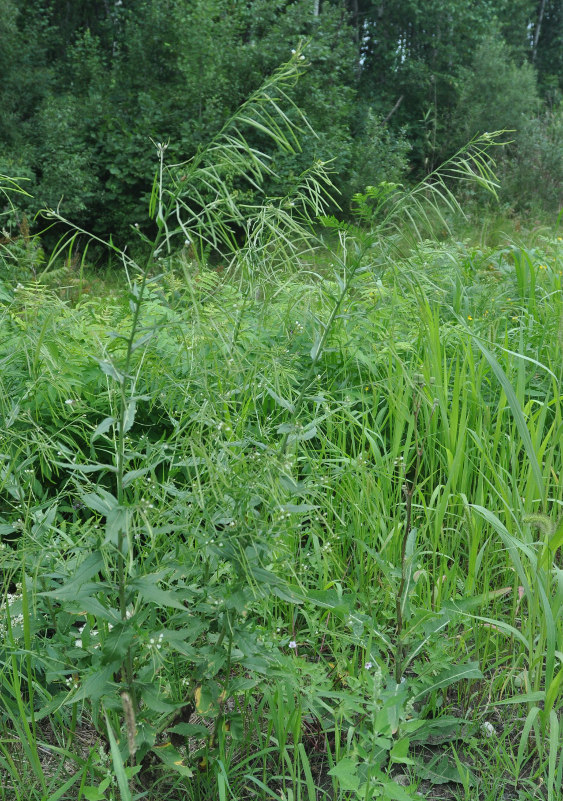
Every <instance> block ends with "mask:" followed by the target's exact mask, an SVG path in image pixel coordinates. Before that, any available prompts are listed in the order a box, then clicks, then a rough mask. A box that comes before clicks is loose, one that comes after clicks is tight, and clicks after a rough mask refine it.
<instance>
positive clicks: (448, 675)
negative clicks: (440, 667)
mask: <svg viewBox="0 0 563 801" xmlns="http://www.w3.org/2000/svg"><path fill="white" fill-rule="evenodd" d="M482 678H483V674H482V672H481V670H480V668H479V663H478V662H467V663H466V664H464V665H454V666H453V667H450V668H448V669H447V670H444V671H442V673H439V674H438V676H436V679H435V681H434V683H433V684H431V685H430V687H426V688H425V689H424V690H421V691H420V692H419V693H417V694H416V695H415V696H414V698H413V699H412V700H413V701H416V700H417V699H419V698H423V697H424V696H425V695H429V694H430V693H432V692H435V691H436V690H442V689H444V687H449V686H450V685H451V684H456V683H457V682H458V681H465V680H467V679H482Z"/></svg>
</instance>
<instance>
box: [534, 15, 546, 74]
mask: <svg viewBox="0 0 563 801" xmlns="http://www.w3.org/2000/svg"><path fill="white" fill-rule="evenodd" d="M544 11H545V0H541V3H540V9H539V11H538V21H537V22H536V29H535V31H534V43H533V45H532V64H535V61H536V54H537V52H538V41H539V38H540V33H541V25H542V22H543V15H544Z"/></svg>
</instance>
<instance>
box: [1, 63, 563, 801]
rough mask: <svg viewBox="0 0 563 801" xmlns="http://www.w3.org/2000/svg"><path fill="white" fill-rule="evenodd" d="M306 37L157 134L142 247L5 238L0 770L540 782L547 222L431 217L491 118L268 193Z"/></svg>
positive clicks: (191, 787)
mask: <svg viewBox="0 0 563 801" xmlns="http://www.w3.org/2000/svg"><path fill="white" fill-rule="evenodd" d="M303 61H304V59H303V57H302V54H301V52H300V51H299V50H298V51H297V52H295V53H294V54H293V55H292V58H291V60H290V61H289V62H288V63H287V64H285V65H282V67H280V69H279V70H278V71H276V73H274V74H273V75H272V76H271V77H270V78H268V79H266V81H265V83H264V85H263V86H262V87H261V88H260V89H259V90H257V91H256V92H255V93H254V94H253V95H252V96H251V97H250V98H249V99H248V100H247V101H246V102H245V104H244V105H243V106H242V107H241V109H240V110H239V111H238V112H237V113H236V114H235V115H234V116H233V117H232V118H231V119H230V120H228V121H227V122H226V123H225V125H224V127H223V129H222V130H221V131H220V132H219V133H218V134H217V135H216V136H215V138H214V139H213V140H212V141H211V142H210V143H209V144H208V145H206V146H205V147H202V148H201V149H200V150H199V151H198V153H197V154H196V155H195V156H194V157H193V159H191V160H190V161H188V162H186V163H185V164H181V165H177V164H168V163H167V161H166V151H167V145H165V144H162V143H159V144H157V164H156V167H155V178H154V183H153V187H152V191H151V195H150V203H149V210H148V212H149V220H150V225H149V226H148V228H150V229H151V230H153V232H154V238H153V239H152V240H151V239H150V238H149V237H148V235H146V234H145V233H143V232H142V231H141V230H136V232H135V231H134V233H135V235H136V236H138V237H139V239H140V243H141V244H142V247H141V248H140V253H141V255H142V258H139V259H138V260H135V259H134V258H133V257H132V256H131V255H130V254H129V252H128V251H127V250H125V249H120V248H119V247H118V246H117V245H116V244H115V243H114V242H112V241H110V242H107V243H103V242H101V241H100V240H96V239H95V237H92V238H91V239H90V240H86V238H87V237H88V235H87V233H86V232H84V231H82V230H80V229H77V228H76V227H72V226H70V224H69V223H68V222H67V221H65V220H64V219H63V218H62V217H61V216H60V215H59V214H58V212H54V211H50V212H47V219H48V220H49V222H50V223H52V224H53V225H58V226H61V227H65V230H68V231H69V234H68V235H67V236H65V237H64V238H63V240H62V241H61V242H60V243H59V245H58V246H57V248H56V249H55V252H54V253H53V254H52V255H51V256H50V257H49V258H48V259H43V257H42V256H41V254H40V252H39V250H38V249H37V248H36V241H35V240H33V239H31V238H29V239H28V237H27V232H25V231H22V232H21V233H22V236H21V240H22V241H20V238H18V240H17V242H15V243H13V242H11V243H10V242H8V243H7V244H6V247H5V248H4V250H3V251H2V253H3V254H4V255H3V256H2V258H3V259H4V261H5V255H6V252H7V253H8V257H10V256H11V255H13V253H14V248H16V249H17V248H18V247H20V248H21V249H22V261H21V272H20V271H19V264H20V262H19V261H18V259H17V258H16V259H15V260H14V259H13V258H12V259H11V260H10V261H9V265H8V267H7V272H6V275H5V276H4V283H2V285H1V286H0V316H1V325H0V359H1V361H2V368H3V369H2V372H1V373H0V382H1V391H0V406H1V418H2V425H1V428H0V453H1V454H2V461H1V462H0V536H1V546H2V547H1V550H0V571H1V588H2V614H1V617H0V625H1V627H2V638H1V640H0V777H1V782H0V801H13V800H16V801H20V799H23V798H25V799H27V800H28V801H39V800H41V801H71V799H78V801H81V799H85V801H104V800H105V801H110V800H111V801H113V800H114V799H115V800H116V801H117V799H121V801H132V799H141V798H146V799H150V800H151V801H157V799H158V801H161V800H162V799H170V801H179V799H189V800H191V801H208V800H209V799H219V801H226V799H237V801H238V800H239V799H240V800H241V801H242V799H249V800H250V799H260V801H266V799H276V800H277V801H313V799H315V800H317V799H318V800H319V801H371V800H372V799H396V801H409V800H410V801H412V800H413V799H416V798H418V797H420V796H421V795H422V796H423V797H427V798H430V799H433V798H434V799H448V798H450V799H452V798H453V799H475V798H482V799H492V798H495V799H498V798H503V799H506V800H507V801H508V799H532V798H542V799H546V801H556V799H557V797H558V793H559V788H560V787H561V784H562V778H563V777H562V772H563V758H562V745H563V737H562V734H561V729H560V714H561V708H562V692H561V688H562V683H563V653H562V650H561V643H562V641H563V632H562V620H563V617H562V608H563V565H562V564H561V545H562V544H563V522H562V520H563V518H562V515H561V505H562V503H563V495H562V485H561V463H562V460H561V443H562V441H563V421H562V407H561V378H562V364H563V361H562V348H563V316H562V308H563V306H562V303H561V291H562V271H563V242H562V240H561V237H560V236H559V235H558V231H557V230H550V229H547V228H544V229H537V230H536V231H535V232H534V233H533V236H529V237H526V236H521V237H517V236H515V235H511V236H503V237H502V238H501V239H499V241H498V242H495V243H494V244H487V237H486V236H485V235H484V233H483V229H482V230H481V232H480V233H479V235H478V236H474V237H471V238H463V237H460V239H459V241H456V240H455V239H452V238H450V239H445V238H444V236H443V232H444V230H445V231H447V230H448V220H449V218H450V217H451V218H455V217H456V216H458V215H459V214H461V208H460V206H459V202H458V200H457V199H456V195H455V193H454V191H453V189H452V187H453V186H455V184H454V183H452V182H453V181H456V182H457V183H458V184H459V182H466V183H469V184H470V185H474V184H478V185H479V187H480V189H485V190H487V191H488V192H489V193H492V194H493V195H494V192H495V188H496V183H495V179H494V173H493V164H492V161H491V151H492V149H494V148H495V147H497V146H498V145H499V135H497V134H485V135H483V136H482V137H478V138H476V139H474V140H472V141H471V142H470V143H469V145H468V146H467V147H465V148H462V149H461V150H460V151H459V153H457V154H456V155H455V156H454V157H452V159H450V160H449V161H448V162H446V164H444V165H442V167H440V168H439V170H436V171H435V172H434V173H432V174H431V175H430V176H428V178H427V179H425V180H424V181H423V182H422V183H421V184H419V185H417V186H414V187H408V188H405V187H402V186H400V185H398V184H393V183H389V182H387V183H385V182H383V183H381V184H379V185H378V186H377V187H373V186H368V187H367V188H366V190H365V192H364V193H361V194H357V195H355V196H354V198H353V219H354V222H350V221H348V222H346V221H342V220H339V219H337V218H336V217H328V216H326V214H327V209H328V208H329V207H330V203H331V202H332V201H331V196H332V194H333V187H332V184H331V181H330V174H329V173H328V172H327V169H326V165H324V164H322V163H319V162H316V163H315V164H314V165H312V166H311V168H310V169H308V170H306V171H305V172H304V173H303V174H302V175H300V176H298V177H296V178H295V181H294V184H293V186H292V188H291V191H290V192H289V194H287V195H285V196H283V197H270V196H268V195H267V194H266V190H265V189H264V188H263V187H264V185H267V182H265V177H266V176H268V175H269V174H271V170H272V166H271V164H272V160H271V158H270V157H269V156H268V155H267V153H266V150H267V148H266V147H265V146H264V148H261V149H258V148H253V147H251V146H250V145H249V144H248V140H247V138H246V137H245V132H248V131H249V130H250V131H253V132H254V133H256V132H258V133H259V134H260V136H261V137H263V138H264V140H269V141H270V143H273V145H275V148H277V149H281V150H284V151H286V152H287V153H294V152H295V151H296V150H298V148H299V136H298V134H299V133H300V132H302V131H303V130H304V129H306V128H307V122H306V120H305V119H304V117H303V116H302V115H301V114H300V112H299V110H298V109H297V108H296V107H295V105H294V104H293V103H292V101H291V99H290V96H289V94H288V90H289V89H290V88H291V87H292V86H293V85H294V83H295V81H296V80H297V79H298V78H299V75H300V74H301V72H302V71H303V69H304V68H305V65H304V63H303ZM0 179H1V177H0ZM1 180H2V181H3V182H2V183H0V192H3V193H4V196H5V197H7V198H8V201H9V197H10V192H12V193H13V192H17V191H21V189H20V188H19V186H18V184H17V183H16V182H15V181H9V180H7V179H1ZM245 183H246V184H250V185H251V186H252V187H253V192H252V200H250V199H249V195H248V193H246V192H245V191H243V190H242V187H244V185H245ZM333 205H334V204H333ZM515 233H517V232H514V234H515ZM437 237H440V239H437ZM84 241H91V242H92V241H94V242H95V245H96V246H99V247H103V248H106V250H107V252H108V253H109V254H111V256H112V257H113V258H114V259H115V260H117V262H118V263H119V264H120V265H121V268H122V274H123V277H124V279H123V284H122V285H121V286H120V285H119V282H114V283H112V284H111V285H109V284H107V285H105V287H104V284H103V283H97V284H96V283H94V282H93V281H91V280H90V279H89V276H88V273H87V270H86V269H85V264H86V261H87V257H86V252H85V251H82V255H81V256H80V257H78V255H77V249H76V248H77V244H78V243H79V242H84ZM6 249H7V251H6ZM211 253H212V254H213V258H208V254H211ZM73 254H74V255H73ZM143 254H144V255H143ZM24 255H25V258H24ZM63 257H64V258H65V259H66V261H67V266H64V267H57V268H56V269H55V265H56V264H57V259H59V258H63ZM26 271H27V279H28V280H22V278H25V277H26ZM30 273H31V275H30ZM30 278H34V279H35V280H29V279H30ZM57 282H59V283H60V284H61V286H60V287H59V289H58V290H57V288H56V287H57Z"/></svg>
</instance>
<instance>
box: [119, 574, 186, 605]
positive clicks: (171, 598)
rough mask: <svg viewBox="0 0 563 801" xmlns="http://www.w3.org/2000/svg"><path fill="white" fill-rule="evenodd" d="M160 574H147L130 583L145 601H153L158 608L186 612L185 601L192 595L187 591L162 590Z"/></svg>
mask: <svg viewBox="0 0 563 801" xmlns="http://www.w3.org/2000/svg"><path fill="white" fill-rule="evenodd" d="M160 578H161V576H160V574H151V573H149V574H147V575H146V576H142V577H140V578H137V579H133V581H131V583H130V585H129V586H130V587H131V588H132V589H136V590H137V592H138V593H139V595H140V596H141V597H142V598H143V599H144V600H145V601H152V602H153V603H155V604H156V605H157V606H163V607H170V608H172V609H179V610H181V611H182V612H185V611H186V603H185V601H187V600H189V596H190V593H189V592H188V591H187V590H176V591H171V590H161V589H160V587H159V586H158V581H159V580H160Z"/></svg>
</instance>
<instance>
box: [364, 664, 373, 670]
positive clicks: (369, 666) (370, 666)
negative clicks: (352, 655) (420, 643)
mask: <svg viewBox="0 0 563 801" xmlns="http://www.w3.org/2000/svg"><path fill="white" fill-rule="evenodd" d="M364 667H365V669H366V670H371V669H372V667H373V662H366V663H365V665H364Z"/></svg>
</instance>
